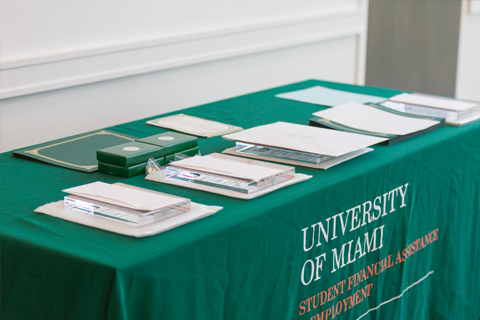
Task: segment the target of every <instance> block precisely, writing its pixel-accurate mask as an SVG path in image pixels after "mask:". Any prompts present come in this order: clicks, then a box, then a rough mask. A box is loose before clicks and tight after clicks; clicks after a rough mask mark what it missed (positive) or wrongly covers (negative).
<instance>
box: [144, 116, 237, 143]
mask: <svg viewBox="0 0 480 320" xmlns="http://www.w3.org/2000/svg"><path fill="white" fill-rule="evenodd" d="M147 123H148V124H150V125H152V126H157V127H162V128H167V129H172V130H176V131H180V132H185V133H188V134H192V135H194V136H199V137H204V138H210V137H215V136H219V135H222V134H227V133H230V132H235V131H239V130H242V128H240V127H236V126H232V125H229V124H225V123H221V122H217V121H212V120H206V119H202V118H198V117H193V116H189V115H187V114H183V113H180V114H175V115H172V116H167V117H162V118H158V119H154V120H150V121H147Z"/></svg>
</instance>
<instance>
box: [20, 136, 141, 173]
mask: <svg viewBox="0 0 480 320" xmlns="http://www.w3.org/2000/svg"><path fill="white" fill-rule="evenodd" d="M135 139H136V138H135V137H132V136H129V135H125V134H120V133H117V132H114V131H110V130H100V131H93V132H89V133H84V134H80V135H76V136H72V137H68V138H64V139H60V140H55V141H50V142H47V143H44V144H40V145H36V146H32V147H28V148H24V149H21V150H17V151H15V152H14V153H13V154H14V155H16V156H20V157H28V158H33V159H36V160H40V161H42V162H46V163H49V164H53V165H56V166H59V167H64V168H67V169H72V170H77V171H82V172H95V171H97V170H98V162H97V150H98V149H103V148H107V147H111V146H115V145H118V144H122V143H125V142H129V141H134V140H135Z"/></svg>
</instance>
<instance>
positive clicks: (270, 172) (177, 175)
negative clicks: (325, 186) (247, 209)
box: [165, 153, 295, 193]
mask: <svg viewBox="0 0 480 320" xmlns="http://www.w3.org/2000/svg"><path fill="white" fill-rule="evenodd" d="M165 177H166V179H167V180H177V181H183V182H188V183H193V184H199V185H205V186H210V187H216V188H221V189H226V190H231V191H236V192H241V193H252V192H257V191H259V190H262V189H265V188H268V187H271V186H273V185H276V184H279V183H282V182H284V181H287V180H289V179H293V178H294V177H295V168H294V167H289V166H283V165H275V164H270V163H265V162H260V161H254V160H247V159H242V158H237V157H232V156H227V155H222V154H218V153H213V154H210V155H206V156H195V157H192V158H187V159H183V160H180V161H176V162H173V163H171V164H170V165H168V166H167V167H166V168H165Z"/></svg>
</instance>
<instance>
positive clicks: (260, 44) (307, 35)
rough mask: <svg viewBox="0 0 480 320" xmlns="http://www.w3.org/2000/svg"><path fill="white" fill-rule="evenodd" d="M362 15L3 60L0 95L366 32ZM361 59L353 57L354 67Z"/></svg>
mask: <svg viewBox="0 0 480 320" xmlns="http://www.w3.org/2000/svg"><path fill="white" fill-rule="evenodd" d="M366 16H367V13H366V9H365V8H364V7H360V8H348V9H340V10H338V9H337V10H332V11H326V12H325V11H324V12H319V13H312V14H308V15H302V16H299V17H290V18H284V19H275V20H268V21H261V22H258V23H251V24H244V25H238V26H234V27H229V28H222V29H216V30H203V31H196V32H193V33H188V34H178V35H173V36H166V37H162V38H155V39H146V40H142V41H136V42H126V43H120V44H117V45H112V46H104V47H94V48H88V49H83V50H77V51H73V52H56V53H51V54H48V55H43V56H33V57H21V58H16V59H10V60H3V61H1V64H0V66H1V67H0V69H1V70H2V77H1V79H0V80H1V82H2V83H1V86H0V99H6V98H12V97H17V96H22V95H27V94H32V93H39V92H44V91H50V90H55V89H60V88H66V87H71V86H76V85H81V84H88V83H95V82H99V81H105V80H111V79H116V78H122V77H127V76H132V75H139V74H144V73H149V72H155V71H161V70H167V69H172V68H179V67H185V66H189V65H193V64H199V63H205V62H210V61H215V60H218V59H227V58H233V57H238V56H243V55H248V54H255V53H261V52H266V51H270V50H278V49H282V48H288V47H293V46H301V45H306V44H310V43H315V42H321V41H330V40H334V39H341V38H344V37H350V36H352V37H360V38H362V37H363V38H364V37H366V27H365V26H366V22H365V20H366ZM362 64H364V63H357V68H361V67H362V66H361V65H362ZM360 73H361V71H360Z"/></svg>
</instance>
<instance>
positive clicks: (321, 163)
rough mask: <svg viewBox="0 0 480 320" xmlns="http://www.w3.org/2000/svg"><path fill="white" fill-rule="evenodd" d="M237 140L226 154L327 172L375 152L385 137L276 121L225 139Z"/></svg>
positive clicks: (230, 135) (227, 136) (229, 135)
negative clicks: (375, 148)
mask: <svg viewBox="0 0 480 320" xmlns="http://www.w3.org/2000/svg"><path fill="white" fill-rule="evenodd" d="M223 138H225V139H227V140H237V142H236V146H235V147H234V148H230V149H227V150H225V151H224V153H229V154H234V155H239V156H244V157H250V158H256V159H262V160H270V161H276V162H283V163H290V164H295V165H303V166H307V167H314V168H320V169H326V168H328V167H331V166H333V165H336V164H338V163H340V162H343V161H346V160H348V159H351V158H354V157H356V156H359V155H361V154H364V153H366V152H369V151H372V150H373V149H371V148H367V147H368V146H371V145H373V144H377V143H380V142H383V141H385V140H386V138H382V137H373V136H368V135H362V134H356V133H349V132H341V131H335V130H328V129H322V128H315V127H311V126H305V125H300V124H294V123H287V122H276V123H272V124H267V125H263V126H258V127H254V128H250V129H247V130H243V131H240V132H236V133H232V134H228V135H225V136H223Z"/></svg>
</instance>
